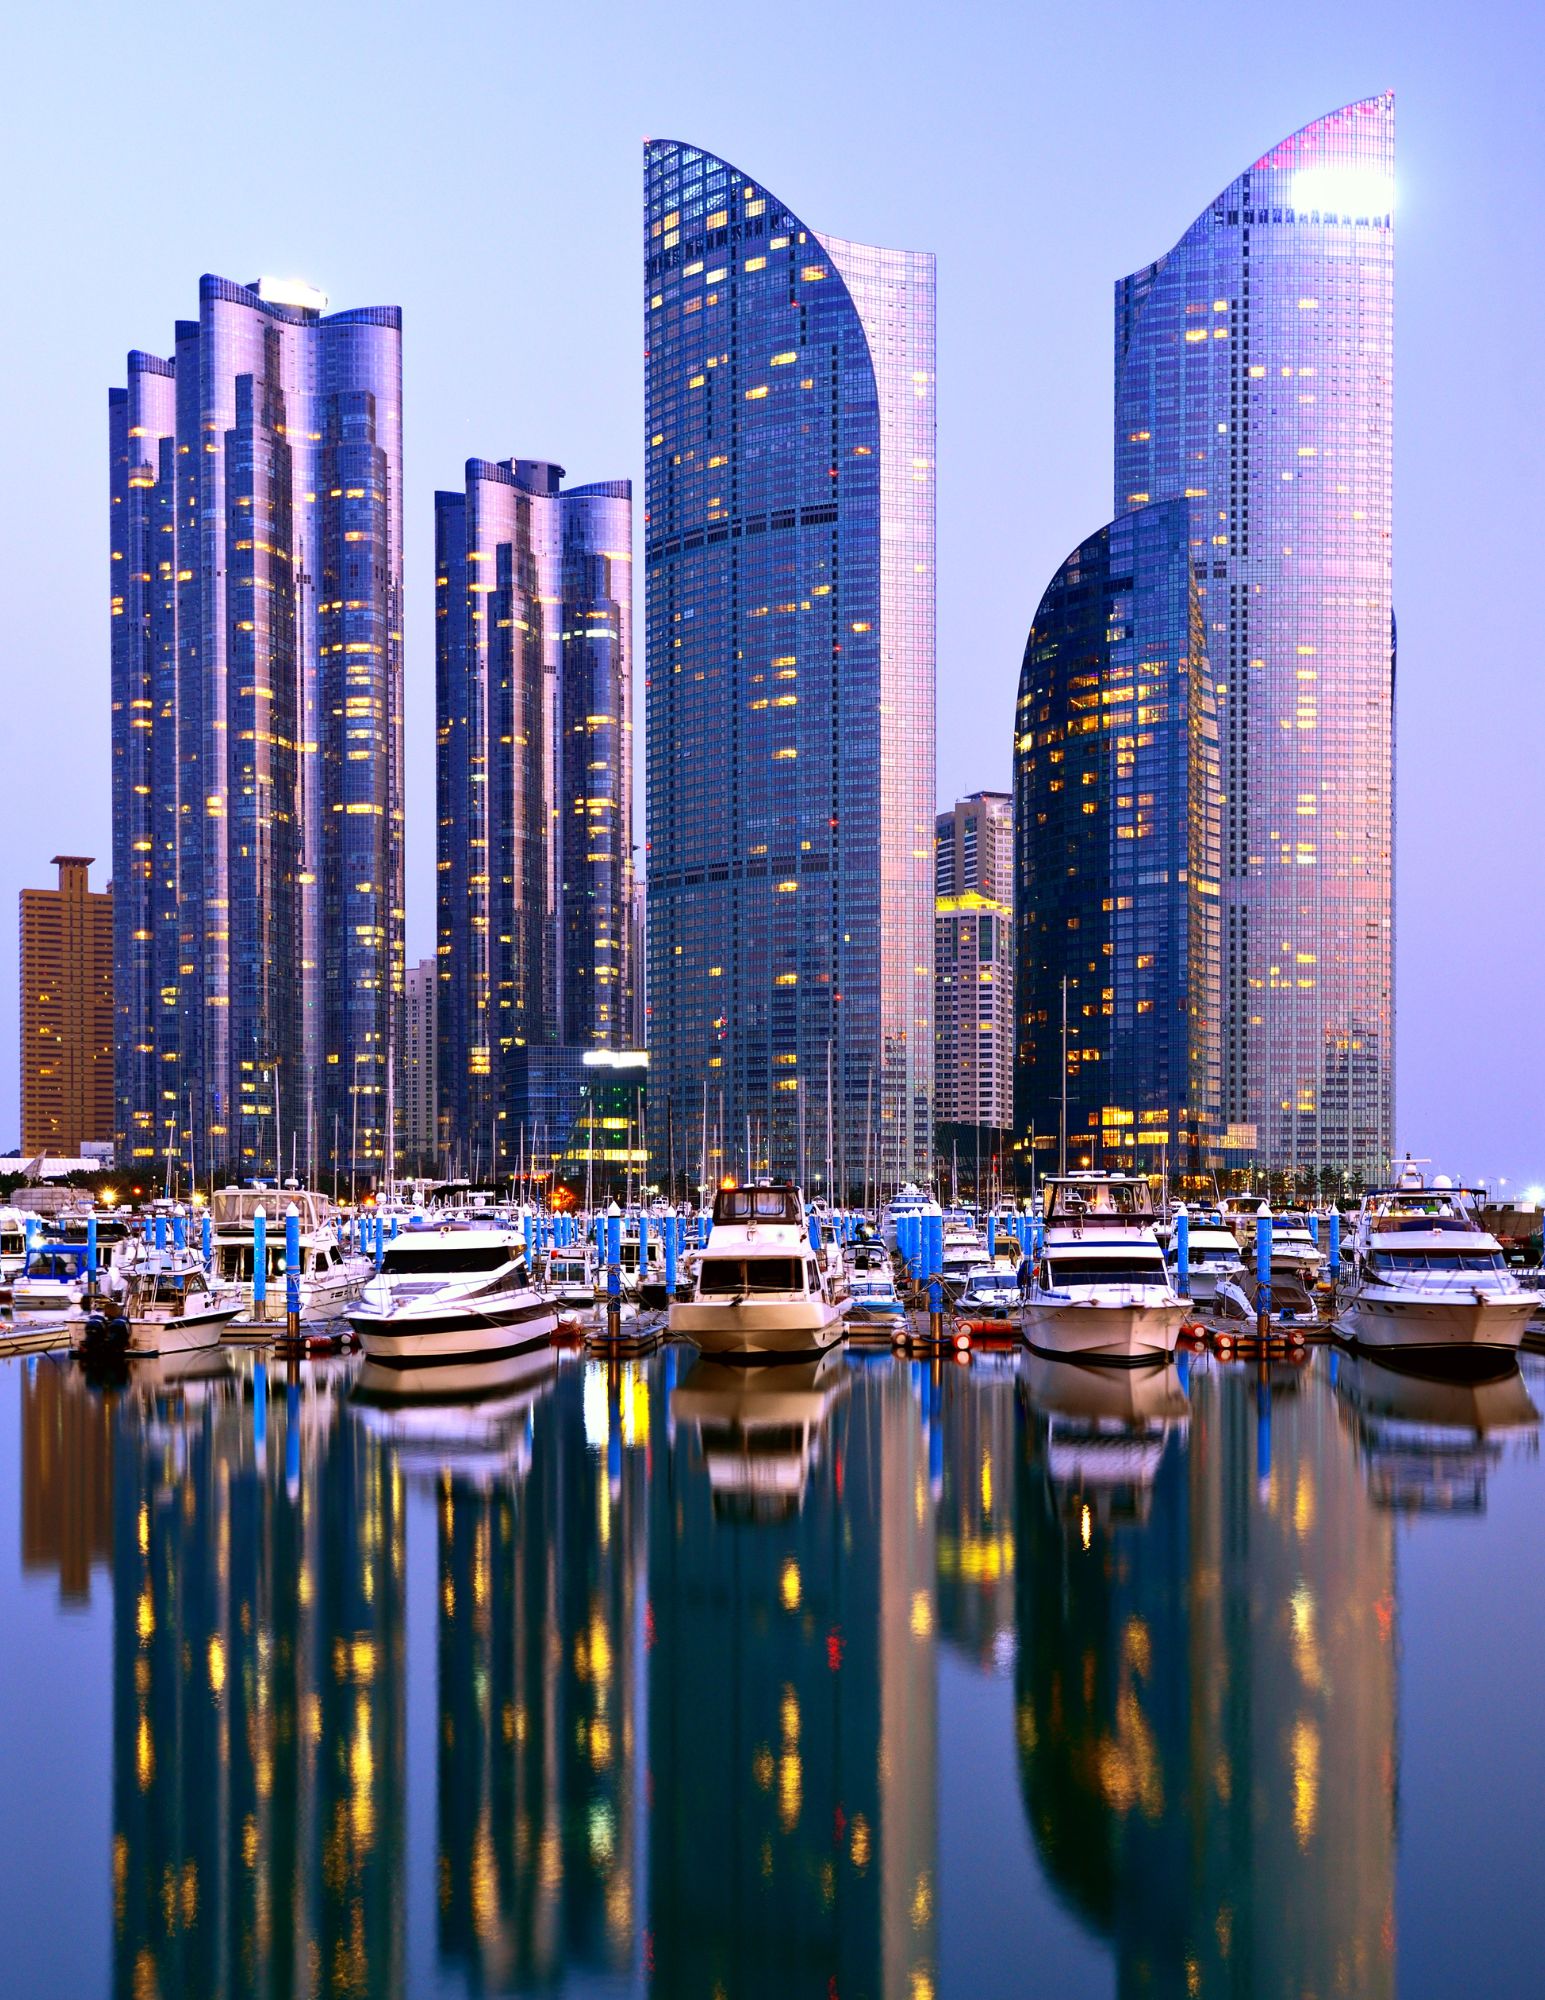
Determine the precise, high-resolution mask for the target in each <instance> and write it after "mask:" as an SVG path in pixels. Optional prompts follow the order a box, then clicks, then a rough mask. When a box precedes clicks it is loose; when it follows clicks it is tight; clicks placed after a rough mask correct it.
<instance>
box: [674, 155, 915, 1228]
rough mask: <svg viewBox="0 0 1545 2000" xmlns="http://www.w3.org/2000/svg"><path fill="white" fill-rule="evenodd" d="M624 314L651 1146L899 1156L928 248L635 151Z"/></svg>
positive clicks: (703, 160)
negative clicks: (639, 415) (640, 566)
mask: <svg viewBox="0 0 1545 2000" xmlns="http://www.w3.org/2000/svg"><path fill="white" fill-rule="evenodd" d="M644 322H645V352H646V356H647V360H646V367H645V447H646V454H645V455H646V463H647V502H646V513H645V531H644V533H645V563H646V572H647V590H646V611H647V633H648V647H647V685H648V696H647V700H648V801H647V803H648V857H649V859H648V889H649V1011H650V1047H651V1056H652V1061H651V1070H652V1075H651V1081H650V1098H649V1106H650V1137H651V1145H652V1148H653V1151H654V1157H655V1164H656V1167H657V1169H664V1170H665V1171H671V1170H673V1169H675V1168H677V1167H678V1166H680V1167H682V1168H688V1169H696V1168H697V1166H698V1165H699V1153H700V1150H701V1149H702V1139H701V1134H702V1131H703V1129H704V1127H705V1126H706V1127H707V1129H708V1131H709V1133H710V1140H709V1144H708V1147H707V1150H708V1152H709V1153H710V1155H711V1157H710V1159H709V1160H708V1162H707V1163H706V1164H707V1165H708V1167H709V1171H710V1172H711V1173H715V1174H716V1173H718V1172H720V1171H724V1170H728V1169H731V1168H736V1167H738V1168H739V1169H740V1170H741V1171H745V1170H746V1169H747V1168H748V1167H749V1168H752V1169H756V1170H761V1169H765V1168H772V1169H775V1170H779V1171H784V1172H788V1171H791V1170H792V1171H794V1172H796V1173H798V1174H799V1175H800V1177H801V1178H802V1179H803V1180H804V1181H805V1184H806V1185H807V1186H809V1187H811V1188H812V1189H824V1188H825V1186H826V1184H827V1180H828V1177H829V1178H830V1179H832V1180H835V1181H837V1182H838V1183H839V1184H841V1185H845V1186H848V1187H853V1186H856V1185H857V1184H858V1182H859V1181H860V1179H861V1178H863V1177H864V1175H865V1173H866V1168H867V1171H868V1172H869V1174H870V1175H871V1176H872V1177H878V1178H881V1179H889V1180H894V1179H896V1178H898V1177H902V1176H910V1175H918V1174H921V1173H923V1172H925V1171H926V1169H927V1167H928V1164H929V1157H930V1150H931V1138H932V1104H931V1096H932V1071H933V911H932V896H931V889H932V861H933V819H934V749H933V741H934V739H933V724H934V262H933V258H932V256H931V255H930V254H927V253H924V252H921V251H910V250H881V249H874V248H871V247H869V246H866V245H863V244H858V243H849V242H845V241H843V240H841V239H839V238H836V237H831V236H824V235H820V234H818V233H817V232H816V231H814V230H813V229H810V228H809V227H808V226H807V225H806V224H805V223H804V222H803V221H802V220H801V219H800V217H799V216H797V215H795V214H794V213H793V212H792V211H791V210H790V209H789V208H788V207H787V206H786V205H785V204H784V203H783V202H782V201H780V200H779V199H778V197H777V196H776V195H775V194H773V193H772V192H771V191H770V190H769V189H768V188H767V187H766V186H765V185H764V184H763V183H761V182H759V181H757V180H755V179H753V178H752V177H751V176H749V175H747V174H744V173H742V172H740V171H739V169H738V168H736V167H733V166H731V165H730V164H729V163H728V162H727V161H725V160H722V159H718V158H716V157H715V156H714V155H713V154H711V153H706V152H703V151H701V150H699V149H698V148H695V147H691V146H686V145H681V144H678V143H676V142H674V141H669V140H656V141H651V142H649V143H648V144H647V145H646V147H645V158H644ZM828 1102H829V1103H830V1104H831V1106H832V1116H831V1118H830V1120H828V1117H827V1109H826V1107H827V1104H828ZM828 1133H830V1138H829V1139H828ZM689 1135H690V1136H689ZM668 1153H673V1154H675V1155H676V1157H675V1158H667V1154H668Z"/></svg>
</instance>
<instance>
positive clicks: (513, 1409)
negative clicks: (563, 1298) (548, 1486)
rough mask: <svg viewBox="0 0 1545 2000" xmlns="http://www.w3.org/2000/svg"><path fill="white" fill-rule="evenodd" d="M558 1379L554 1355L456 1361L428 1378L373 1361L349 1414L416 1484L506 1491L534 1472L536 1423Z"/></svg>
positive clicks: (532, 1351) (528, 1352)
mask: <svg viewBox="0 0 1545 2000" xmlns="http://www.w3.org/2000/svg"><path fill="white" fill-rule="evenodd" d="M557 1372H558V1358H557V1356H556V1354H554V1352H553V1351H552V1349H551V1348H550V1347H534V1348H527V1349H525V1350H524V1351H522V1352H520V1353H517V1354H504V1355H499V1356H496V1357H494V1358H493V1359H491V1360H469V1361H449V1362H446V1363H445V1364H444V1365H442V1366H441V1367H439V1368H436V1369H434V1370H433V1371H432V1372H428V1373H424V1372H419V1371H414V1370H410V1369H403V1368H401V1367H395V1366H393V1365H391V1364H390V1363H384V1362H380V1361H370V1360H367V1361H366V1362H365V1363H364V1364H363V1366H362V1367H361V1368H360V1371H359V1373H358V1375H357V1376H356V1377H355V1378H354V1384H353V1387H352V1389H351V1390H350V1392H349V1407H350V1409H351V1410H352V1411H353V1414H354V1417H355V1420H356V1421H357V1422H358V1423H359V1424H360V1425H361V1426H362V1427H363V1428H364V1429H365V1430H367V1431H368V1432H369V1433H370V1434H371V1436H372V1437H374V1438H376V1439H378V1440H379V1441H380V1443H382V1444H383V1445H385V1446H386V1447H387V1449H388V1450H389V1451H390V1452H391V1453H392V1455H393V1457H394V1458H395V1459H396V1461H397V1464H398V1466H399V1468H400V1469H401V1471H402V1472H403V1473H404V1474H405V1475H407V1476H408V1477H410V1478H412V1477H417V1478H420V1479H424V1480H438V1478H439V1477H440V1475H441V1474H442V1473H449V1474H450V1475H452V1476H453V1477H454V1478H456V1479H464V1480H469V1481H471V1482H472V1483H473V1484H475V1485H485V1486H487V1485H494V1484H501V1483H505V1482H508V1481H511V1480H516V1481H518V1480H520V1479H522V1478H524V1476H525V1474H526V1472H527V1470H528V1469H529V1466H530V1462H531V1419H532V1417H533V1415H534V1413H535V1410H536V1407H537V1405H538V1404H539V1403H540V1402H541V1400H542V1398H543V1396H544V1395H545V1394H546V1392H547V1390H548V1388H549V1386H550V1385H551V1383H552V1381H553V1380H554V1378H555V1376H556V1375H557Z"/></svg>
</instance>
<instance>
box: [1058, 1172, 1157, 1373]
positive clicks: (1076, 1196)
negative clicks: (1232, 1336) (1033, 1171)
mask: <svg viewBox="0 0 1545 2000" xmlns="http://www.w3.org/2000/svg"><path fill="white" fill-rule="evenodd" d="M1045 1200H1046V1222H1045V1228H1044V1232H1043V1236H1042V1241H1041V1250H1040V1255H1039V1257H1038V1258H1037V1259H1036V1260H1035V1262H1034V1264H1033V1265H1032V1266H1031V1267H1030V1270H1029V1271H1028V1273H1027V1276H1028V1278H1029V1283H1028V1286H1026V1287H1025V1288H1024V1311H1023V1317H1022V1322H1021V1323H1022V1325H1023V1327H1024V1334H1025V1339H1026V1340H1027V1341H1028V1342H1029V1343H1030V1345H1031V1346H1032V1347H1034V1348H1037V1349H1039V1350H1040V1351H1041V1352H1042V1353H1046V1354H1060V1355H1064V1356H1068V1357H1072V1358H1077V1359H1082V1360H1086V1361H1155V1360H1161V1359H1163V1358H1165V1357H1166V1356H1168V1355H1171V1354H1173V1353H1174V1351H1175V1348H1176V1345H1177V1343H1178V1342H1179V1339H1180V1328H1181V1325H1182V1323H1183V1321H1184V1319H1185V1316H1186V1302H1185V1300H1184V1299H1182V1298H1181V1297H1180V1296H1179V1294H1178V1293H1177V1292H1176V1291H1175V1290H1174V1289H1173V1288H1172V1286H1171V1284H1170V1281H1169V1271H1168V1269H1167V1267H1166V1265H1165V1262H1164V1252H1163V1251H1162V1250H1161V1249H1160V1248H1159V1242H1158V1238H1157V1237H1156V1236H1155V1235H1154V1211H1153V1190H1152V1188H1151V1187H1150V1186H1149V1185H1148V1182H1147V1180H1146V1179H1145V1178H1144V1177H1143V1176H1142V1175H1141V1174H1099V1173H1085V1174H1065V1175H1054V1176H1051V1177H1049V1178H1048V1179H1047V1180H1046V1182H1045Z"/></svg>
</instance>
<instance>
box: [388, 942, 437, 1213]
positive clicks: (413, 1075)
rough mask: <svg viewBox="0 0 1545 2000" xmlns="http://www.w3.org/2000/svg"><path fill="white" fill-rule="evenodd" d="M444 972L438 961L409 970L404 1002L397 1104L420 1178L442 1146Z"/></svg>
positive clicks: (404, 1140)
mask: <svg viewBox="0 0 1545 2000" xmlns="http://www.w3.org/2000/svg"><path fill="white" fill-rule="evenodd" d="M439 971H440V968H439V963H438V961H437V960H435V959H432V958H421V959H420V960H419V962H418V964H417V965H410V966H409V967H408V976H407V980H406V982H405V983H406V991H405V994H404V999H403V1010H402V1011H403V1031H402V1057H401V1061H400V1063H399V1064H398V1069H397V1105H398V1112H399V1116H400V1118H401V1121H402V1150H403V1153H404V1155H405V1157H406V1161H407V1163H408V1165H409V1166H410V1167H411V1169H412V1170H413V1171H414V1172H416V1173H422V1172H424V1171H425V1170H426V1169H427V1168H428V1166H429V1164H430V1162H431V1161H433V1160H434V1158H435V1156H436V1154H437V1153H438V1151H439V1146H440V1112H439V1098H438V1095H437V1093H436V1090H435V1060H436V1049H437V1045H438V1040H439V1037H438V1035H437V1033H436V1030H435V1016H436V1011H437V1010H436V1002H437V1000H438V998H439Z"/></svg>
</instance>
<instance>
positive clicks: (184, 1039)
mask: <svg viewBox="0 0 1545 2000" xmlns="http://www.w3.org/2000/svg"><path fill="white" fill-rule="evenodd" d="M326 305H327V301H326V299H325V298H324V297H323V296H322V295H321V294H320V293H319V292H314V291H313V290H312V289H311V288H310V287H309V286H305V285H298V284H293V283H279V282H276V281H274V280H271V279H263V280H260V281H259V282H258V283H257V284H255V285H251V286H247V285H235V284H231V283H230V282H229V281H228V280H227V279H224V278H215V277H207V276H206V277H204V278H203V279H201V280H200V284H199V317H198V319H197V320H191V321H190V320H182V321H179V322H178V324H177V332H176V351H175V354H174V355H173V356H172V357H171V358H170V359H166V360H163V359H160V358H159V357H157V356H154V355H148V354H141V353H137V352H136V353H131V354H130V356H129V361H128V385H127V387H126V388H124V389H114V390H112V391H111V392H110V396H109V415H110V430H111V440H112V592H113V596H112V614H113V644H112V702H113V829H114V838H113V875H114V884H115V891H116V898H115V949H114V958H115V965H116V969H117V1007H118V1023H117V1036H116V1057H115V1068H116V1081H117V1127H118V1135H119V1146H120V1150H121V1151H122V1152H123V1153H124V1155H125V1157H126V1158H127V1159H129V1160H130V1161H133V1160H143V1159H149V1158H152V1157H155V1158H160V1157H161V1156H163V1155H164V1154H166V1153H168V1152H172V1153H174V1154H176V1156H177V1157H178V1158H180V1159H184V1160H186V1161H187V1163H188V1164H189V1166H190V1167H192V1168H194V1169H195V1170H196V1171H197V1172H198V1173H200V1174H203V1173H204V1172H205V1171H206V1170H207V1169H223V1170H226V1171H231V1172H242V1173H255V1172H259V1171H263V1172H273V1171H274V1170H275V1168H276V1166H277V1165H278V1163H279V1162H280V1161H281V1160H282V1161H283V1163H284V1165H285V1166H286V1168H287V1167H288V1166H289V1164H290V1162H291V1161H292V1160H295V1161H297V1163H299V1162H302V1161H303V1162H304V1163H305V1167H306V1171H308V1172H310V1173H319V1172H321V1171H322V1169H323V1166H324V1163H325V1164H334V1163H337V1162H338V1161H339V1160H340V1158H341V1159H344V1160H349V1161H356V1160H357V1161H358V1163H359V1164H360V1165H361V1166H363V1167H373V1166H376V1165H378V1164H379V1163H380V1162H381V1160H382V1159H383V1157H384V1154H385V1151H386V1106H387V1089H386V1078H387V1071H388V1064H389V1060H390V1057H391V1052H392V1051H393V1049H394V1048H395V1045H396V1041H397V1029H398V1023H399V1020H400V1009H401V1001H402V975H403V964H402V958H403V937H402V918H403V883H402V386H401V385H402V358H401V317H400V314H399V313H398V311H397V308H396V307H395V306H379V307H367V308H365V309H363V310H360V311H355V312H344V313H334V314H331V315H328V314H327V313H326V311H325V308H326Z"/></svg>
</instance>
